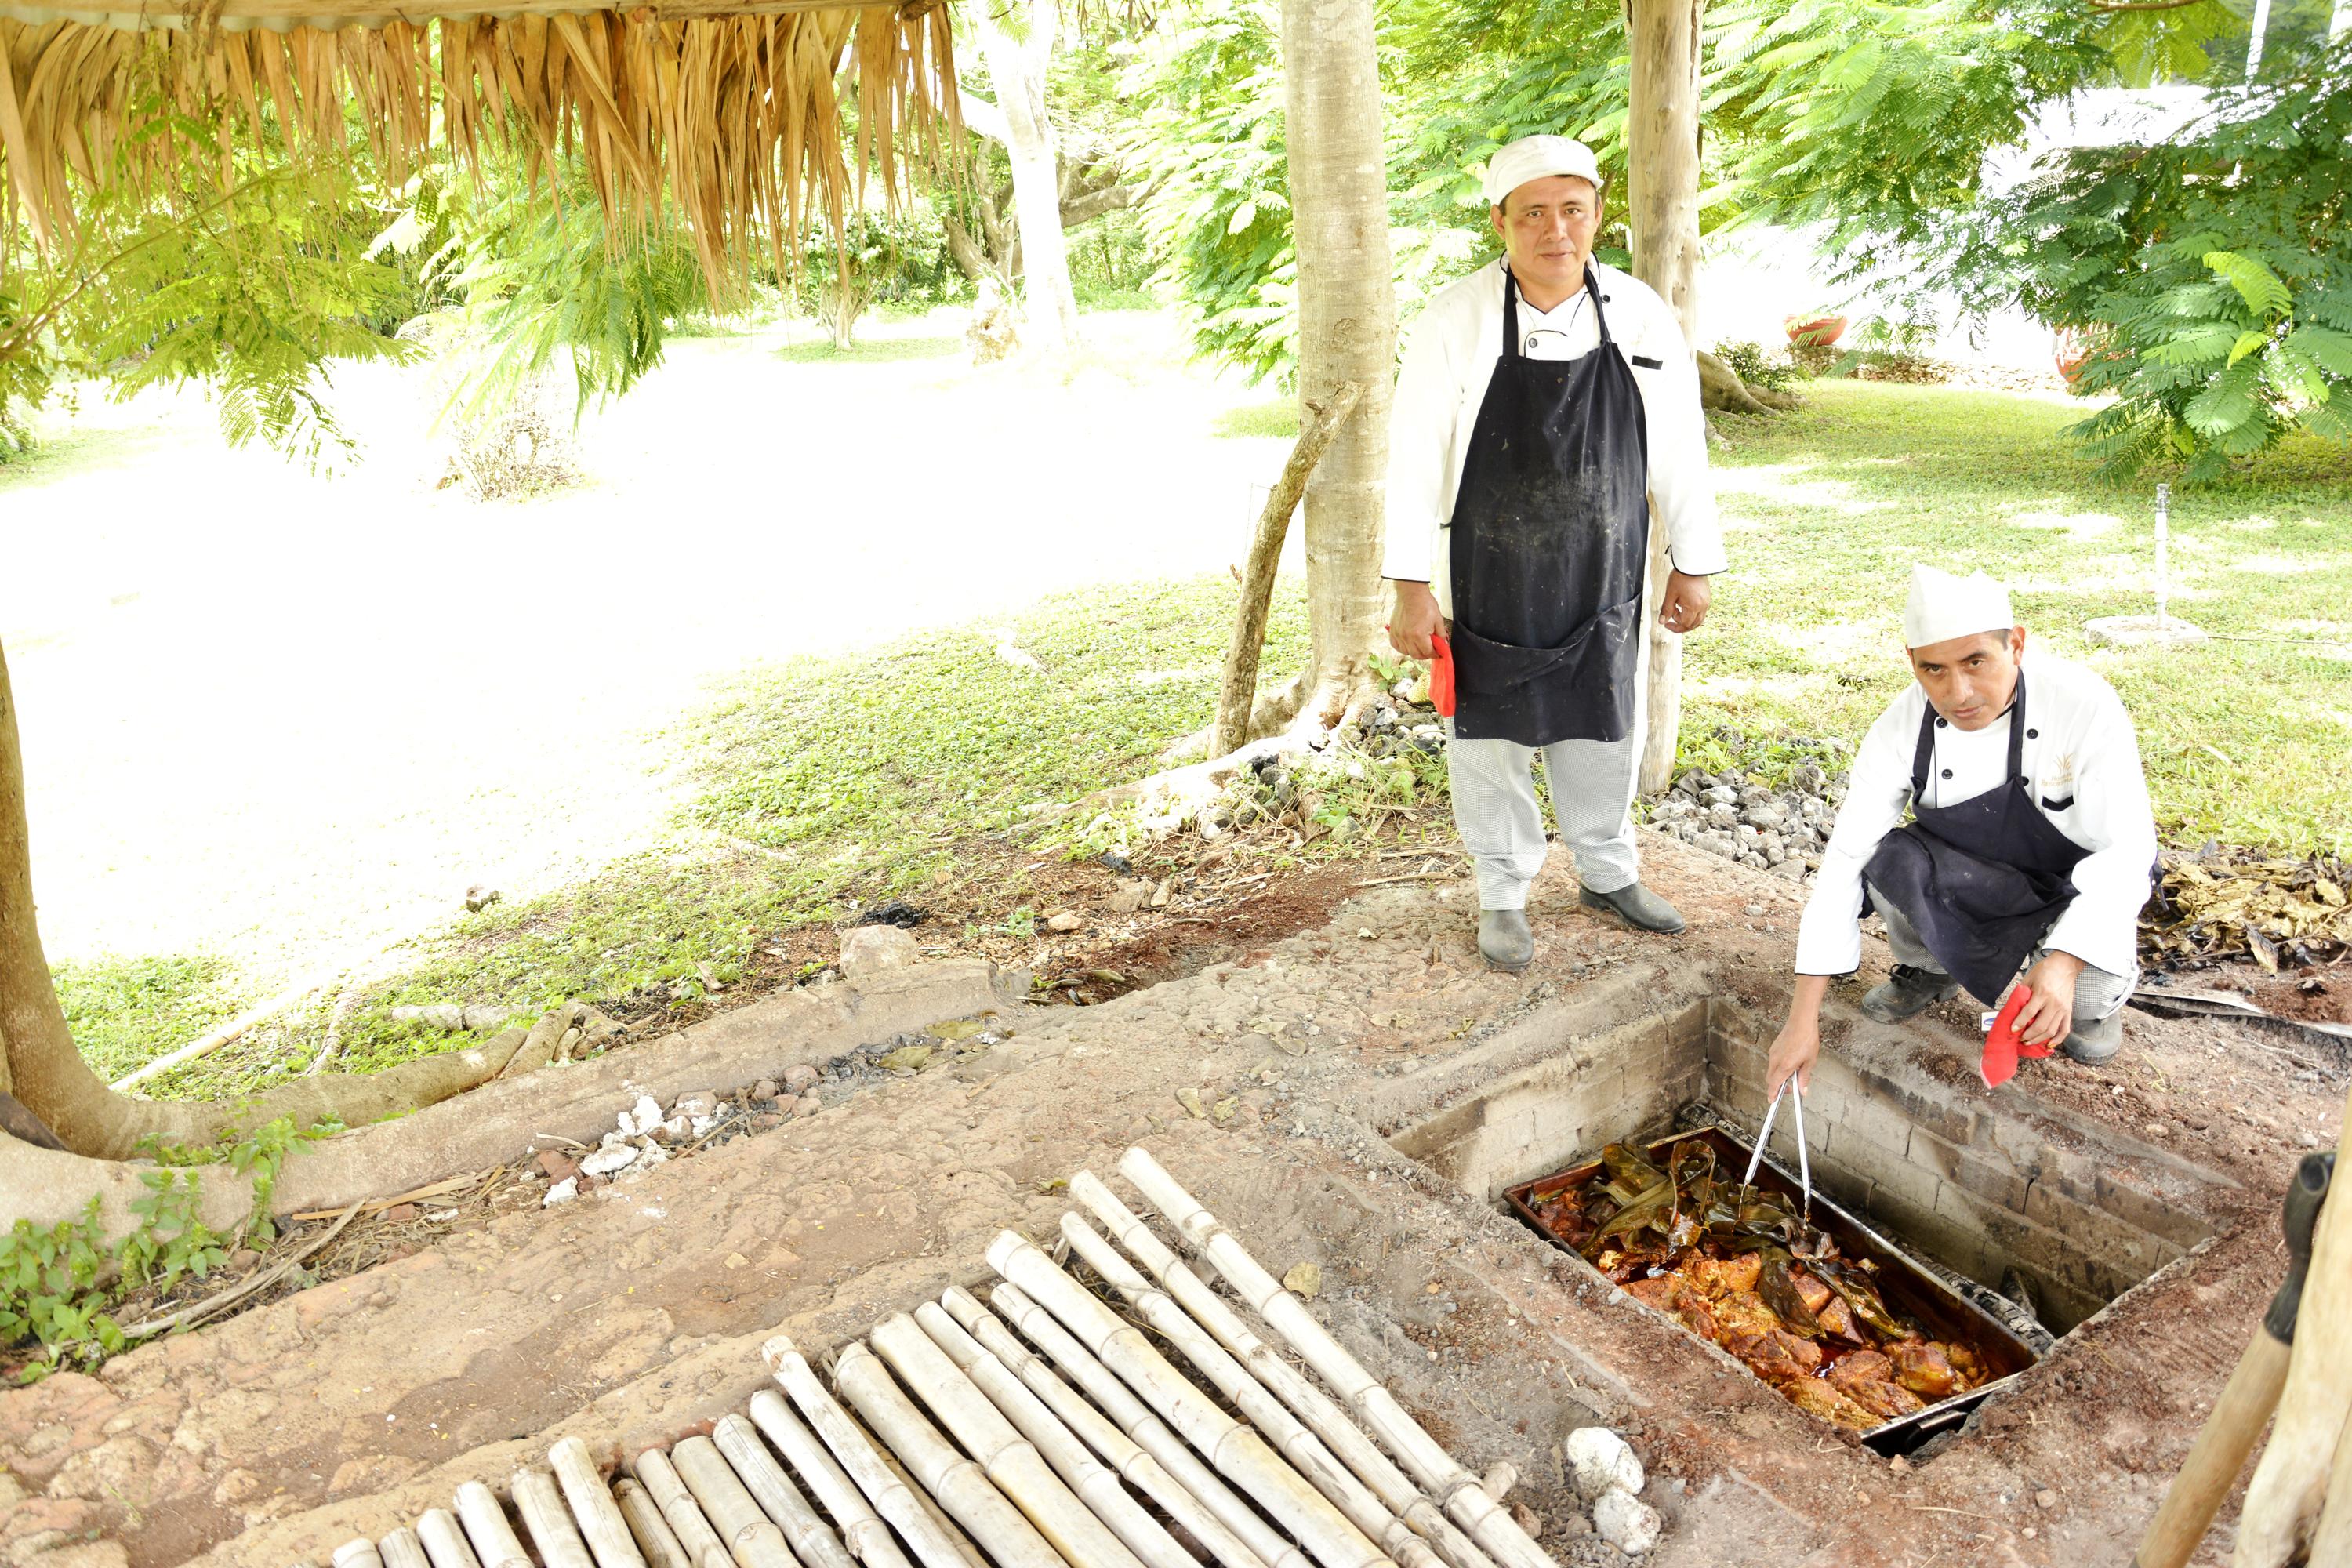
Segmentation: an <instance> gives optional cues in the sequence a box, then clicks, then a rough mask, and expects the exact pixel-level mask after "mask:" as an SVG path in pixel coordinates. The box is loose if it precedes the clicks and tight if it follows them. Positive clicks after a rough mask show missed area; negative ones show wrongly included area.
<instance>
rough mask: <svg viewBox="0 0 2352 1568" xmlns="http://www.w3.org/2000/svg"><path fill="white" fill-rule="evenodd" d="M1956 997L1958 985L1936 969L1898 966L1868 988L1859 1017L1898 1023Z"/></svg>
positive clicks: (1907, 965) (1899, 964)
mask: <svg viewBox="0 0 2352 1568" xmlns="http://www.w3.org/2000/svg"><path fill="white" fill-rule="evenodd" d="M1958 994H1960V983H1959V982H1958V981H1957V980H1955V979H1953V978H1952V977H1951V976H1950V975H1948V974H1947V973H1944V972H1943V971H1942V970H1940V969H1915V968H1913V967H1912V966H1911V965H1910V964H1907V963H1898V964H1896V965H1895V969H1894V973H1891V974H1889V975H1888V976H1887V979H1886V983H1885V984H1884V985H1874V986H1872V987H1871V988H1870V990H1869V991H1868V992H1867V993H1866V994H1864V996H1863V999H1862V1011H1863V1016H1864V1017H1868V1018H1875V1019H1877V1020H1878V1021H1879V1022H1880V1023H1882V1024H1899V1023H1901V1022H1903V1021H1904V1020H1905V1019H1906V1018H1916V1017H1917V1016H1919V1015H1920V1014H1922V1013H1924V1012H1926V1011H1927V1009H1928V1008H1930V1007H1932V1006H1934V1005H1936V1004H1937V1003H1938V1002H1948V1001H1950V1000H1951V999H1952V998H1953V997H1955V996H1958Z"/></svg>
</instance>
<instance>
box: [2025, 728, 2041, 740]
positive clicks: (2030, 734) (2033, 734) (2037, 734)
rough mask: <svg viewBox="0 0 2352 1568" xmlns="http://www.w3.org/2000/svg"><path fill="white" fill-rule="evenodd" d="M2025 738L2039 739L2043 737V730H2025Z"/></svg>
mask: <svg viewBox="0 0 2352 1568" xmlns="http://www.w3.org/2000/svg"><path fill="white" fill-rule="evenodd" d="M2025 738H2026V739H2027V740H2029V741H2038V740H2040V739H2042V731H2039V730H2028V731H2026V732H2025Z"/></svg>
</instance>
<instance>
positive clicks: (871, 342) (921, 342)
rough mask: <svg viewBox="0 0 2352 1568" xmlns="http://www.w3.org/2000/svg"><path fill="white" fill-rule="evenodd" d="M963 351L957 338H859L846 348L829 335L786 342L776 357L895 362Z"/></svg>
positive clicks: (808, 360) (806, 361) (809, 361)
mask: <svg viewBox="0 0 2352 1568" xmlns="http://www.w3.org/2000/svg"><path fill="white" fill-rule="evenodd" d="M963 352H964V342H963V340H962V339H961V338H945V337H941V338H859V339H857V340H856V342H853V343H852V344H851V346H850V347H849V348H847V349H837V348H835V347H834V346H833V341H832V340H831V339H829V338H817V339H814V340H813V341H811V342H804V343H787V344H785V345H784V346H783V347H782V348H780V349H778V350H777V351H776V357H777V358H778V359H780V360H782V361H783V362H784V363H787V364H895V363H898V362H900V361H902V360H910V359H945V358H947V357H948V356H949V355H950V354H960V353H963Z"/></svg>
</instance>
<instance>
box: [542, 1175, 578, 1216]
mask: <svg viewBox="0 0 2352 1568" xmlns="http://www.w3.org/2000/svg"><path fill="white" fill-rule="evenodd" d="M579 1195H580V1178H579V1177H577V1176H566V1177H564V1178H563V1180H562V1181H560V1182H558V1183H556V1184H555V1185H553V1186H551V1187H550V1188H548V1189H547V1196H545V1197H543V1198H541V1199H540V1200H539V1206H540V1207H541V1208H553V1207H554V1206H555V1205H557V1204H568V1203H570V1202H571V1201H572V1199H574V1198H576V1197H578V1196H579Z"/></svg>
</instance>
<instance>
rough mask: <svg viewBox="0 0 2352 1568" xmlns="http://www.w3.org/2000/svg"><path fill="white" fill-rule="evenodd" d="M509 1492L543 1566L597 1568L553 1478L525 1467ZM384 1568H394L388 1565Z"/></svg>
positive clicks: (518, 1474) (510, 1483)
mask: <svg viewBox="0 0 2352 1568" xmlns="http://www.w3.org/2000/svg"><path fill="white" fill-rule="evenodd" d="M507 1491H508V1493H509V1495H510V1496H511V1497H513V1499H514V1505H515V1511H516V1512H517V1513H519V1514H520V1515H522V1523H523V1528H524V1529H525V1530H526V1531H530V1543H531V1545H532V1546H534V1547H536V1548H537V1549H538V1551H539V1560H540V1562H541V1563H545V1564H546V1565H547V1568H596V1560H595V1559H594V1558H593V1557H591V1556H590V1555H589V1554H588V1543H587V1542H584V1541H583V1540H581V1539H580V1529H579V1526H577V1525H575V1524H573V1523H572V1510H571V1509H570V1508H569V1507H567V1506H566V1505H565V1503H564V1501H563V1493H562V1490H561V1489H558V1488H557V1486H556V1483H555V1477H554V1476H553V1475H551V1474H550V1473H549V1472H548V1471H545V1470H535V1469H532V1468H530V1467H529V1466H525V1467H524V1468H521V1469H520V1470H517V1471H516V1472H515V1473H514V1479H512V1480H510V1481H509V1482H508V1483H507ZM384 1568H391V1564H389V1563H386V1564H385V1565H384Z"/></svg>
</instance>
